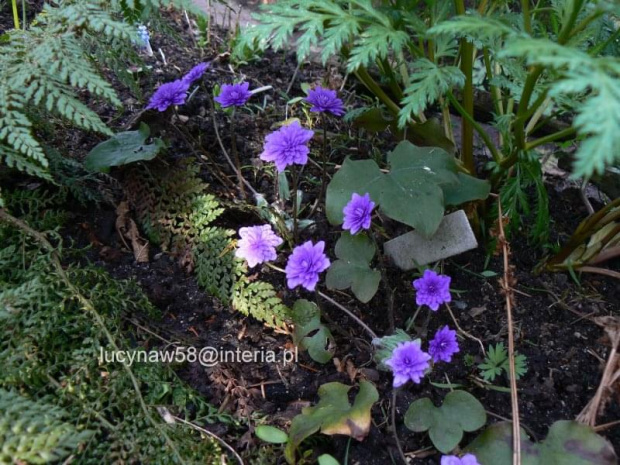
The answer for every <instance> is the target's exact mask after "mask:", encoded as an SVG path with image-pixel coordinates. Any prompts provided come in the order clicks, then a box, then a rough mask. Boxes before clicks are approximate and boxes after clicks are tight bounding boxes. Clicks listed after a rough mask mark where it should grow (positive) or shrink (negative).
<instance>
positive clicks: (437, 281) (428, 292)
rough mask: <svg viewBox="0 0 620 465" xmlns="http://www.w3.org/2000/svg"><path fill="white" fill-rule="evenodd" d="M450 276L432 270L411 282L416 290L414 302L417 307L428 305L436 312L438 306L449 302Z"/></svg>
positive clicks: (450, 297)
mask: <svg viewBox="0 0 620 465" xmlns="http://www.w3.org/2000/svg"><path fill="white" fill-rule="evenodd" d="M450 280H451V278H450V276H445V275H440V274H437V273H435V272H434V271H433V270H426V271H425V272H424V275H423V276H422V277H421V278H419V279H416V280H415V281H413V287H415V289H416V291H417V292H416V295H415V301H416V304H418V305H428V306H429V307H430V308H431V310H434V311H436V310H437V309H439V305H441V304H443V303H444V302H450V301H451V300H452V296H451V295H450Z"/></svg>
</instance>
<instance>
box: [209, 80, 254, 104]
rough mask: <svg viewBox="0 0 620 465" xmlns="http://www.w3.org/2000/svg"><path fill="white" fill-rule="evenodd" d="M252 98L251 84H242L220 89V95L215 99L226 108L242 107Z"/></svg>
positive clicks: (225, 85) (224, 86)
mask: <svg viewBox="0 0 620 465" xmlns="http://www.w3.org/2000/svg"><path fill="white" fill-rule="evenodd" d="M251 96H252V92H250V84H249V83H248V82H241V83H239V84H224V85H223V86H222V88H221V89H220V95H218V96H217V97H215V101H216V102H217V103H219V104H220V105H222V107H224V108H228V107H242V106H243V105H245V104H246V102H247V101H248V100H249V99H250V97H251Z"/></svg>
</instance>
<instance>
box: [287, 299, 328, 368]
mask: <svg viewBox="0 0 620 465" xmlns="http://www.w3.org/2000/svg"><path fill="white" fill-rule="evenodd" d="M293 323H295V331H294V332H293V342H294V343H295V344H296V345H297V346H299V347H301V348H302V349H305V350H307V351H308V355H310V357H312V360H314V361H316V362H318V363H327V362H329V361H330V360H331V358H332V357H333V355H334V354H333V353H332V352H330V351H329V350H328V349H326V347H328V346H329V345H330V343H333V342H334V338H333V337H332V334H331V332H330V331H329V329H328V328H327V327H326V326H324V325H323V324H322V323H321V312H320V310H319V308H318V307H317V306H316V304H315V303H313V302H310V301H309V300H306V299H300V300H298V301H297V302H295V305H294V306H293ZM313 333H314V334H313Z"/></svg>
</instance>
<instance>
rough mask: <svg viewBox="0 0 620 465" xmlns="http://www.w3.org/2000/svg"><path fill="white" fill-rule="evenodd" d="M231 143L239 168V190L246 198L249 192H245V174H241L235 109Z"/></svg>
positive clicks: (231, 123)
mask: <svg viewBox="0 0 620 465" xmlns="http://www.w3.org/2000/svg"><path fill="white" fill-rule="evenodd" d="M230 145H231V150H232V154H233V159H234V160H235V167H236V168H237V169H236V171H237V173H236V174H237V182H238V183H239V192H240V193H241V198H242V199H245V198H246V197H247V194H246V193H245V187H244V185H243V175H242V174H241V161H240V160H239V152H238V151H237V133H236V132H235V110H233V112H232V115H230Z"/></svg>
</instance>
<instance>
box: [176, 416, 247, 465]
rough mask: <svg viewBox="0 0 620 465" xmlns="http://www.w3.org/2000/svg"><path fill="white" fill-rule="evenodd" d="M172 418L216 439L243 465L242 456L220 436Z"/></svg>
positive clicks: (185, 421) (177, 418)
mask: <svg viewBox="0 0 620 465" xmlns="http://www.w3.org/2000/svg"><path fill="white" fill-rule="evenodd" d="M171 416H172V418H174V419H175V420H177V421H180V422H181V423H183V424H185V425H187V426H191V427H192V428H194V429H195V430H198V431H200V432H201V433H204V434H206V435H207V436H210V437H212V438H213V439H215V440H216V441H218V442H219V443H220V444H222V445H223V446H224V447H226V449H228V450H229V451H230V452H231V453H232V454H233V456H234V457H235V458H236V459H237V461H238V462H239V463H240V464H241V465H243V459H242V458H241V456H240V455H239V454H238V453H237V452H236V451H235V449H233V447H232V446H231V445H230V444H228V443H227V442H226V441H224V440H223V439H222V438H220V437H219V436H218V435H216V434H215V433H212V432H211V431H209V430H208V429H205V428H202V427H200V426H198V425H196V424H194V423H191V422H189V421H187V420H184V419H183V418H179V417H177V416H175V415H171Z"/></svg>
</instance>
